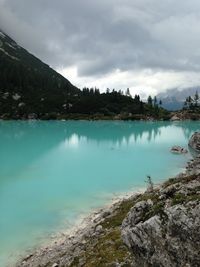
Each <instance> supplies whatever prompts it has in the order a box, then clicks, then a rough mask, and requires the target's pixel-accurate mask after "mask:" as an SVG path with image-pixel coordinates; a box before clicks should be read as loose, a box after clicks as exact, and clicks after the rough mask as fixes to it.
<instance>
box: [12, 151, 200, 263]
mask: <svg viewBox="0 0 200 267" xmlns="http://www.w3.org/2000/svg"><path fill="white" fill-rule="evenodd" d="M199 247H200V155H197V156H196V157H195V158H194V159H192V160H191V161H190V162H189V163H188V164H187V166H186V170H185V172H184V173H181V174H179V175H178V176H177V177H175V178H171V179H169V180H168V181H166V182H165V183H163V184H162V185H160V186H158V187H156V188H154V189H153V190H151V191H148V190H147V191H146V192H144V193H138V194H132V195H130V196H127V197H126V198H124V199H121V200H119V201H117V202H115V203H113V204H112V205H111V206H109V207H107V208H104V209H101V210H100V211H97V212H96V213H93V214H92V215H91V216H89V217H88V218H86V219H85V221H83V223H82V225H80V227H79V228H78V229H77V230H76V231H74V232H73V234H71V235H66V236H63V238H62V239H60V240H55V241H54V242H53V244H51V245H49V246H47V247H43V248H40V249H38V250H36V251H35V252H33V253H31V254H29V255H27V256H26V257H24V258H23V259H21V260H20V261H19V263H17V265H16V266H17V267H21V266H24V267H28V266H29V267H39V266H40V267H57V266H59V267H64V266H69V267H72V266H74V267H75V266H85V267H96V266H102V267H104V266H105V267H106V266H113V267H114V266H118V267H119V266H124V267H125V266H133V267H138V266H141V267H142V266H144V267H148V266H163V267H164V266H165V267H168V266H169V267H170V266H177V267H178V266H187V267H190V266H191V267H197V266H200V255H199Z"/></svg>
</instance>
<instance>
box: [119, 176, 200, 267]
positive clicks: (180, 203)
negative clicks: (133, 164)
mask: <svg viewBox="0 0 200 267" xmlns="http://www.w3.org/2000/svg"><path fill="white" fill-rule="evenodd" d="M199 186H200V178H199V177H198V178H196V179H195V180H192V181H190V182H188V183H185V184H182V183H180V182H178V183H175V184H172V185H169V186H167V187H165V188H163V189H161V190H160V191H159V192H157V193H154V194H152V195H150V196H149V197H150V198H149V199H148V200H143V201H140V202H139V203H137V204H136V205H135V206H134V207H133V208H132V209H131V210H130V212H129V213H128V215H127V217H126V219H125V220H124V221H123V224H122V239H123V241H124V243H125V244H126V245H127V246H128V247H129V249H130V250H131V251H132V253H133V256H134V263H133V266H141V267H153V266H154V267H162V266H163V267H172V266H174V267H179V266H185V267H186V266H187V267H198V266H200V254H199V248H200V198H199Z"/></svg>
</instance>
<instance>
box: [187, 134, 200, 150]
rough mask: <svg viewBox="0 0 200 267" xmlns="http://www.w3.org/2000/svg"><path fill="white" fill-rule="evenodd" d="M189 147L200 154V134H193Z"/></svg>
mask: <svg viewBox="0 0 200 267" xmlns="http://www.w3.org/2000/svg"><path fill="white" fill-rule="evenodd" d="M189 146H190V147H191V148H193V149H194V150H195V151H197V152H200V132H195V133H194V134H193V135H192V137H191V138H190V140H189Z"/></svg>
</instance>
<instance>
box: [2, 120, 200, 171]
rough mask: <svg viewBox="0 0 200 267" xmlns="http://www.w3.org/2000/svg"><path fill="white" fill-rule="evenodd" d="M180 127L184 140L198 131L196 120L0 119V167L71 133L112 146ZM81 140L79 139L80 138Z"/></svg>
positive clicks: (29, 157) (45, 149) (30, 155)
mask: <svg viewBox="0 0 200 267" xmlns="http://www.w3.org/2000/svg"><path fill="white" fill-rule="evenodd" d="M171 125H175V126H176V127H181V129H182V130H183V133H184V135H185V137H186V138H187V139H188V138H189V137H190V136H191V134H192V132H194V131H196V130H198V126H199V123H197V122H178V123H173V124H172V123H170V122H118V121H114V122H113V121H112V122H111V121H105V122H102V121H101V122H88V121H87V122H82V121H76V122H75V121H67V122H62V121H49V122H48V121H42V122H41V121H37V122H23V121H15V122H14V121H10V122H0V147H1V149H0V159H1V160H0V167H1V166H4V161H5V162H6V161H7V158H6V157H5V155H7V156H9V159H10V162H14V161H15V158H16V157H17V160H18V163H19V164H22V165H23V164H24V161H25V162H27V164H28V163H29V162H31V161H33V160H35V159H36V158H38V157H40V156H41V155H43V154H45V153H47V152H48V151H49V150H51V149H53V148H55V147H57V146H58V145H59V144H61V143H62V142H64V141H66V140H67V141H70V138H71V137H72V136H73V135H74V134H75V135H76V136H77V141H78V142H80V138H81V137H84V140H85V141H86V142H90V141H94V142H97V143H98V145H101V144H102V142H109V143H111V145H112V146H115V145H118V146H121V145H123V144H124V143H126V144H129V143H130V142H135V143H137V142H138V141H139V140H142V141H145V140H147V141H148V142H151V141H152V140H155V138H156V137H158V136H159V135H160V134H161V130H162V129H163V128H166V127H168V126H171ZM81 140H82V139H81Z"/></svg>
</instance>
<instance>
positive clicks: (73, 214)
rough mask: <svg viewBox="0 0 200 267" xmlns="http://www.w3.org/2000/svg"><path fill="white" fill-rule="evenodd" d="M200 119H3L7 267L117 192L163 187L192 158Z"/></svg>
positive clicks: (0, 151) (0, 234)
mask: <svg viewBox="0 0 200 267" xmlns="http://www.w3.org/2000/svg"><path fill="white" fill-rule="evenodd" d="M199 128H200V123H199V122H180V123H165V122H148V123H147V122H80V121H79V122H74V121H69V122H62V121H60V122H56V121H49V122H15V121H10V122H0V212H1V216H0V266H2V267H4V266H6V264H8V262H9V261H10V260H11V261H14V260H15V259H16V257H17V256H18V254H21V253H24V251H25V250H27V249H29V248H32V247H34V246H37V245H40V244H42V243H43V242H44V241H45V240H47V239H48V238H49V237H50V236H51V235H52V234H54V233H56V232H57V231H59V230H60V229H66V228H67V227H70V226H71V225H72V224H73V223H74V222H75V221H76V220H77V218H79V217H80V215H83V214H87V213H88V212H89V211H91V210H92V209H94V208H97V207H100V206H102V205H104V204H105V203H107V202H109V200H110V199H111V198H112V197H113V196H114V195H116V194H120V193H122V192H125V191H130V190H137V189H138V188H141V187H144V186H145V179H146V175H151V176H152V178H153V180H154V182H160V181H162V180H164V179H166V178H168V177H170V176H173V175H175V174H177V173H178V172H179V171H180V170H181V169H182V168H183V167H184V164H185V162H186V161H187V160H188V159H189V157H190V154H188V155H173V154H171V153H170V152H169V150H170V148H171V146H172V145H182V146H187V141H188V138H189V137H190V136H191V134H192V133H193V132H194V131H196V130H198V129H199Z"/></svg>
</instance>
